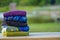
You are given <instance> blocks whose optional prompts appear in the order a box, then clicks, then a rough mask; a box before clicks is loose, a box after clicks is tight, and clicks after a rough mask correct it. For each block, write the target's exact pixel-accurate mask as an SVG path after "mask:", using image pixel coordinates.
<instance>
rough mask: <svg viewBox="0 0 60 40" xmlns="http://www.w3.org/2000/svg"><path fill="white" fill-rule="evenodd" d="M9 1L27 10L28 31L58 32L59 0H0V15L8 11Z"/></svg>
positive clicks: (59, 22)
mask: <svg viewBox="0 0 60 40" xmlns="http://www.w3.org/2000/svg"><path fill="white" fill-rule="evenodd" d="M10 3H16V9H17V10H25V11H26V12H27V18H28V25H29V27H30V32H60V0H0V15H2V14H3V13H4V12H7V11H9V9H10V8H9V4H10ZM2 19H3V16H0V27H1V23H2ZM0 30H1V28H0Z"/></svg>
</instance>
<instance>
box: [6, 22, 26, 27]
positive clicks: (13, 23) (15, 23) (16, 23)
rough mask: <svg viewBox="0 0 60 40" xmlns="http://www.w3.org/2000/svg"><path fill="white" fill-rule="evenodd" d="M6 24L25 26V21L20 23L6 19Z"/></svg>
mask: <svg viewBox="0 0 60 40" xmlns="http://www.w3.org/2000/svg"><path fill="white" fill-rule="evenodd" d="M6 24H7V25H8V26H17V27H19V26H22V27H24V26H27V23H20V22H14V21H6Z"/></svg>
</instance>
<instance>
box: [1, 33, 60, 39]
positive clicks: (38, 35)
mask: <svg viewBox="0 0 60 40" xmlns="http://www.w3.org/2000/svg"><path fill="white" fill-rule="evenodd" d="M54 37H59V38H60V32H32V33H29V36H17V37H3V36H2V35H1V33H0V39H1V38H54Z"/></svg>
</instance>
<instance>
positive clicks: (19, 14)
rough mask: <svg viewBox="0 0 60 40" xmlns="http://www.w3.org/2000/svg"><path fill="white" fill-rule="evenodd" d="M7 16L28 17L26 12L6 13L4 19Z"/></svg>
mask: <svg viewBox="0 0 60 40" xmlns="http://www.w3.org/2000/svg"><path fill="white" fill-rule="evenodd" d="M6 16H26V11H10V12H7V13H4V17H6Z"/></svg>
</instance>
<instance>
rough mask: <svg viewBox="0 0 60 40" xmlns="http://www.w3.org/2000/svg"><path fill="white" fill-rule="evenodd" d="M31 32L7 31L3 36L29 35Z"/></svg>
mask: <svg viewBox="0 0 60 40" xmlns="http://www.w3.org/2000/svg"><path fill="white" fill-rule="evenodd" d="M28 35H29V32H5V33H3V36H28Z"/></svg>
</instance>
